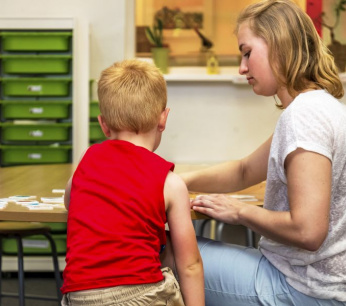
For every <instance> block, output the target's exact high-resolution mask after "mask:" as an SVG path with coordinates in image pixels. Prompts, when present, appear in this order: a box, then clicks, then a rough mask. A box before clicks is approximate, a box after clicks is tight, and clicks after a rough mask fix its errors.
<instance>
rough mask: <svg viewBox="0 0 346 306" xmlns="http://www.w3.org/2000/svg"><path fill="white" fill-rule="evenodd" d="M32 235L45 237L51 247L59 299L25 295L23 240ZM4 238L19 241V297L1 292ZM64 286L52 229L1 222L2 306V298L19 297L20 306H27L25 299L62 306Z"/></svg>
mask: <svg viewBox="0 0 346 306" xmlns="http://www.w3.org/2000/svg"><path fill="white" fill-rule="evenodd" d="M32 235H44V236H45V237H46V238H47V239H48V241H49V243H50V246H51V250H52V258H53V265H54V275H55V280H56V288H57V298H54V297H48V296H36V295H25V294H24V265H23V256H24V255H23V242H22V238H24V237H28V236H32ZM3 238H14V239H16V241H17V247H18V255H17V256H18V285H19V292H18V295H16V294H10V293H2V290H1V272H2V253H3V250H2V239H3ZM61 285H62V281H61V276H60V272H59V263H58V255H57V251H56V245H55V242H54V240H53V238H52V236H51V234H50V228H49V227H48V226H46V225H44V224H42V223H37V222H8V221H4V222H0V305H1V298H2V297H18V298H19V305H20V306H24V305H25V298H27V299H37V300H57V301H58V302H59V304H58V305H60V301H61V299H62V294H61V291H60V287H61Z"/></svg>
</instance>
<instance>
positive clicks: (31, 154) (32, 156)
mask: <svg viewBox="0 0 346 306" xmlns="http://www.w3.org/2000/svg"><path fill="white" fill-rule="evenodd" d="M28 158H29V159H41V158H42V154H41V153H30V154H28Z"/></svg>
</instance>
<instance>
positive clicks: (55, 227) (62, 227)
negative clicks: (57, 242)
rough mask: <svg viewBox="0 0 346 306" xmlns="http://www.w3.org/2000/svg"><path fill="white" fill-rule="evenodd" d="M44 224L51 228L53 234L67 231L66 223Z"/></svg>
mask: <svg viewBox="0 0 346 306" xmlns="http://www.w3.org/2000/svg"><path fill="white" fill-rule="evenodd" d="M42 223H43V224H44V225H47V226H49V227H50V230H51V231H52V233H54V232H63V231H66V230H67V223H66V222H42Z"/></svg>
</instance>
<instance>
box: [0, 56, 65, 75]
mask: <svg viewBox="0 0 346 306" xmlns="http://www.w3.org/2000/svg"><path fill="white" fill-rule="evenodd" d="M0 59H1V62H2V64H1V70H2V73H3V74H50V73H51V74H69V73H70V72H71V56H70V55H2V56H0Z"/></svg>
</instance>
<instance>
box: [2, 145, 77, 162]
mask: <svg viewBox="0 0 346 306" xmlns="http://www.w3.org/2000/svg"><path fill="white" fill-rule="evenodd" d="M71 149H72V147H71V146H63V145H60V146H42V145H41V146H27V145H25V146H24V145H21V146H19V145H18V146H14V145H1V146H0V152H1V166H13V165H25V164H59V163H68V162H70V159H71Z"/></svg>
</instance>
